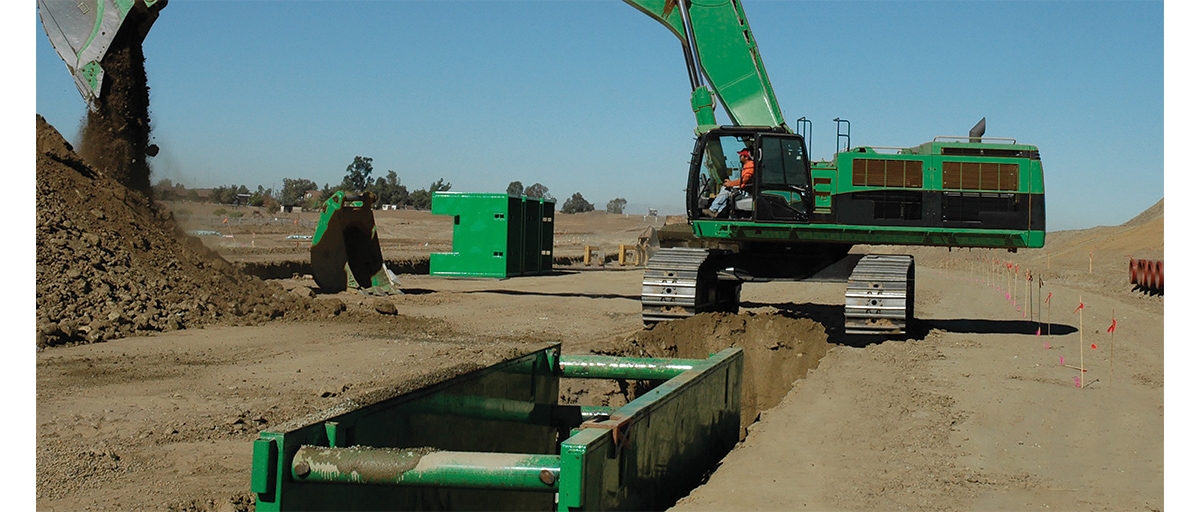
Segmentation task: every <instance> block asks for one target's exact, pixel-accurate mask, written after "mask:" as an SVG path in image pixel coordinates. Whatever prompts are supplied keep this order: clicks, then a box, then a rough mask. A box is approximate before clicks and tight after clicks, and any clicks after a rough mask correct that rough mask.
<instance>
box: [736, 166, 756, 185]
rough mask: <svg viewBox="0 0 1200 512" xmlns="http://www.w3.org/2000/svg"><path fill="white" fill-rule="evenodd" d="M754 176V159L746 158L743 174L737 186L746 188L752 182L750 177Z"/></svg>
mask: <svg viewBox="0 0 1200 512" xmlns="http://www.w3.org/2000/svg"><path fill="white" fill-rule="evenodd" d="M753 177H754V160H746V163H745V164H744V165H742V176H741V178H738V184H737V188H746V186H747V185H749V184H750V179H751V178H753Z"/></svg>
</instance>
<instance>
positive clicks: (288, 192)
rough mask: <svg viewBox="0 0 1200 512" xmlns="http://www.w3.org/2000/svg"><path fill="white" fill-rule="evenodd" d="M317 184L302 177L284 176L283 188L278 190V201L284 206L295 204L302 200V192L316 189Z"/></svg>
mask: <svg viewBox="0 0 1200 512" xmlns="http://www.w3.org/2000/svg"><path fill="white" fill-rule="evenodd" d="M316 189H317V184H316V183H314V182H313V181H312V180H306V179H303V178H296V179H291V178H284V179H283V188H282V189H280V190H279V203H280V204H282V205H284V206H296V205H298V204H300V202H301V201H303V200H304V194H305V193H307V192H308V191H309V190H316Z"/></svg>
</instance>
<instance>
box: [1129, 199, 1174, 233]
mask: <svg viewBox="0 0 1200 512" xmlns="http://www.w3.org/2000/svg"><path fill="white" fill-rule="evenodd" d="M1164 200H1165V198H1163V199H1159V200H1158V202H1157V203H1154V206H1151V207H1150V208H1147V209H1146V211H1144V212H1142V213H1139V214H1138V215H1137V216H1136V217H1134V218H1132V219H1129V220H1128V221H1126V222H1125V223H1124V224H1121V226H1130V227H1131V226H1140V225H1142V224H1145V223H1147V222H1150V221H1152V220H1156V219H1162V218H1163V214H1164V213H1165V211H1164V210H1163V201H1164Z"/></svg>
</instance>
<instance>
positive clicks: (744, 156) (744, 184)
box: [704, 148, 754, 218]
mask: <svg viewBox="0 0 1200 512" xmlns="http://www.w3.org/2000/svg"><path fill="white" fill-rule="evenodd" d="M738 160H741V162H742V172H741V174H740V175H739V176H738V179H736V180H734V179H728V180H725V182H724V183H722V185H724V187H723V188H722V189H721V192H719V193H718V194H717V197H715V198H713V202H712V204H711V205H709V207H708V208H705V209H704V215H706V216H708V217H710V218H716V217H717V216H718V215H721V213H722V212H723V211H724V210H725V208H726V207H728V206H729V201H730V200H731V199H734V200H736V198H732V197H731V196H733V195H734V194H737V195H739V196H740V195H742V194H745V193H746V189H747V188H748V187H749V186H750V183H751V178H753V177H754V160H751V159H750V149H749V148H743V149H742V150H741V151H738Z"/></svg>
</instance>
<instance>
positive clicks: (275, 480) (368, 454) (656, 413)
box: [250, 344, 743, 512]
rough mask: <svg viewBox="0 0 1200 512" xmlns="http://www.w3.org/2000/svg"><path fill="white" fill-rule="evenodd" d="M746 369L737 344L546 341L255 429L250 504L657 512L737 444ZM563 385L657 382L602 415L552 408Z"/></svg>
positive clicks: (264, 508)
mask: <svg viewBox="0 0 1200 512" xmlns="http://www.w3.org/2000/svg"><path fill="white" fill-rule="evenodd" d="M742 360H743V355H742V351H741V349H737V348H731V349H726V350H723V351H721V352H719V353H717V354H714V355H712V356H710V357H708V358H707V359H650V358H621V357H610V356H563V355H561V347H560V346H559V345H557V344H552V345H548V346H547V348H543V349H538V350H535V351H533V352H530V353H527V354H525V355H523V356H518V357H515V358H512V359H509V360H507V361H504V362H501V363H499V364H496V365H493V366H490V367H487V368H484V369H481V370H476V371H474V372H471V373H467V374H463V375H460V376H458V377H454V378H452V379H449V380H445V381H442V382H439V383H436V384H432V385H429V386H427V387H424V388H421V389H418V390H415V391H411V392H407V393H403V394H398V395H396V396H391V397H377V399H372V400H371V401H370V403H365V404H363V403H355V402H347V403H345V404H343V405H342V406H339V407H335V408H332V409H329V410H327V411H324V412H321V413H318V414H314V415H310V416H308V417H305V418H304V419H301V420H296V421H293V422H291V423H287V424H283V425H279V426H277V427H273V428H271V429H269V430H266V431H263V432H261V433H260V434H259V437H258V439H257V440H255V441H254V445H253V469H252V473H251V481H250V488H251V491H252V492H253V493H254V495H255V497H256V504H255V509H256V510H258V511H260V512H268V511H276V510H559V511H572V510H665V509H666V508H668V507H670V506H671V505H673V504H674V503H675V501H676V500H678V499H679V498H681V497H683V496H685V495H687V493H688V492H690V491H691V489H693V488H694V487H695V486H696V485H699V483H700V482H701V479H702V478H703V476H704V474H705V473H706V472H708V471H711V470H712V469H713V468H714V467H715V466H716V464H717V463H718V462H719V461H720V460H721V458H722V457H724V456H725V454H726V453H728V452H729V450H731V449H732V448H733V446H734V445H735V444H736V443H737V441H738V436H739V417H740V413H741V405H740V398H741V383H742ZM562 378H599V379H626V380H649V381H651V382H654V383H656V384H657V385H656V386H654V387H653V388H652V389H650V391H648V392H646V393H645V394H643V395H642V396H640V397H638V398H636V399H634V400H633V401H631V402H629V403H628V404H626V405H625V406H623V407H620V408H618V409H609V408H606V407H589V406H578V405H560V404H558V403H557V402H558V392H559V381H560V380H561V379H562ZM372 396H375V395H372Z"/></svg>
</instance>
